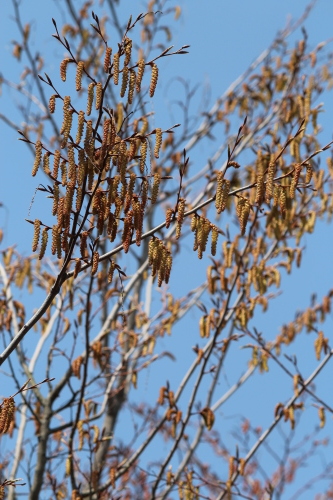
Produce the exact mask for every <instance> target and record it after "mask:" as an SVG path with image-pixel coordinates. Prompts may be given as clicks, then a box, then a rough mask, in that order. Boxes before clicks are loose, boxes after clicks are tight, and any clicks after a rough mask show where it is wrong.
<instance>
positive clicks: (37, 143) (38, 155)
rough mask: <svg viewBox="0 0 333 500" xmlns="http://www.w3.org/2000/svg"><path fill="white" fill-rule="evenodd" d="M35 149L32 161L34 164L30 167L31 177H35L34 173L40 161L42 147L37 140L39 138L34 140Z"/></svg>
mask: <svg viewBox="0 0 333 500" xmlns="http://www.w3.org/2000/svg"><path fill="white" fill-rule="evenodd" d="M35 150H36V155H35V161H34V164H33V167H32V172H31V175H32V176H33V177H35V175H36V174H37V171H38V168H39V165H40V163H41V161H42V151H43V147H42V143H41V141H39V140H38V141H36V144H35Z"/></svg>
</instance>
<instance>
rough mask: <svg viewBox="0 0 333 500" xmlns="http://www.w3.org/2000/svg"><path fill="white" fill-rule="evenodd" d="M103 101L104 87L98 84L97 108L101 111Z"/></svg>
mask: <svg viewBox="0 0 333 500" xmlns="http://www.w3.org/2000/svg"><path fill="white" fill-rule="evenodd" d="M102 100H103V85H102V84H101V82H98V83H97V85H96V103H95V108H96V109H100V107H101V105H102Z"/></svg>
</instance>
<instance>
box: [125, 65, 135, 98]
mask: <svg viewBox="0 0 333 500" xmlns="http://www.w3.org/2000/svg"><path fill="white" fill-rule="evenodd" d="M135 81H136V73H135V71H134V69H131V70H130V77H129V85H128V97H127V101H128V104H132V102H133V96H134V88H135Z"/></svg>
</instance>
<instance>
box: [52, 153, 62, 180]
mask: <svg viewBox="0 0 333 500" xmlns="http://www.w3.org/2000/svg"><path fill="white" fill-rule="evenodd" d="M60 157H61V154H60V151H59V150H58V149H56V150H55V152H54V156H53V170H52V177H53V178H54V179H57V178H58V171H59V164H60Z"/></svg>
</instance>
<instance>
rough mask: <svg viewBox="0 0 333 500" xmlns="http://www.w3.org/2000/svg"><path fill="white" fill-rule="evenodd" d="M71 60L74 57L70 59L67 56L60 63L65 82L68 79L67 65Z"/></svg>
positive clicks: (61, 74) (61, 75)
mask: <svg viewBox="0 0 333 500" xmlns="http://www.w3.org/2000/svg"><path fill="white" fill-rule="evenodd" d="M71 61H72V59H69V58H68V57H67V58H65V59H63V60H62V61H61V63H60V78H61V79H62V81H63V82H65V81H66V74H67V66H68V63H69V62H71Z"/></svg>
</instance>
